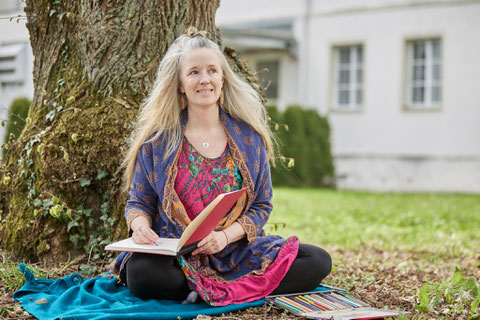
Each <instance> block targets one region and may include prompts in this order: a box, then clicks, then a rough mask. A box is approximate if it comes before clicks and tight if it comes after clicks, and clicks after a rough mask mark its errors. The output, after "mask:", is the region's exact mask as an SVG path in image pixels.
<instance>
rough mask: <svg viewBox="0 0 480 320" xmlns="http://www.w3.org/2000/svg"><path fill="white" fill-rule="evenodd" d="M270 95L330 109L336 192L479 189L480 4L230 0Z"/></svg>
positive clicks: (227, 25) (234, 30)
mask: <svg viewBox="0 0 480 320" xmlns="http://www.w3.org/2000/svg"><path fill="white" fill-rule="evenodd" d="M216 23H217V26H219V27H220V30H221V31H222V35H223V39H224V41H225V43H226V44H227V45H232V46H234V47H236V48H237V50H238V51H239V52H240V56H241V57H243V58H245V59H246V60H247V61H248V62H249V65H250V66H251V67H253V68H257V70H260V69H263V68H264V67H267V68H268V69H269V70H270V72H269V74H268V73H261V74H260V77H264V78H266V81H267V82H270V87H269V89H268V90H269V91H270V92H268V91H267V93H268V96H269V97H270V99H271V102H272V104H276V105H277V106H278V107H279V108H280V109H283V108H285V107H286V106H288V105H290V104H300V105H303V106H306V107H310V108H315V109H317V110H318V111H319V112H320V113H321V114H323V115H327V116H328V118H329V121H330V124H331V128H332V137H331V138H332V148H333V150H332V151H333V155H334V158H335V166H336V174H337V178H338V181H337V183H338V187H339V188H345V189H363V190H381V191H386V190H392V191H438V192H474V193H478V192H480V1H475V0H362V1H359V0H304V1H291V0H242V1H234V0H222V2H221V4H220V8H219V10H218V12H217V16H216Z"/></svg>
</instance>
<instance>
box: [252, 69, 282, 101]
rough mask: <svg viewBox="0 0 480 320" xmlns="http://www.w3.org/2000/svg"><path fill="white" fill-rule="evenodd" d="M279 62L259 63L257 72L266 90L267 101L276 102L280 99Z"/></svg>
mask: <svg viewBox="0 0 480 320" xmlns="http://www.w3.org/2000/svg"><path fill="white" fill-rule="evenodd" d="M279 65H280V63H279V61H278V60H269V61H258V62H257V72H258V80H259V81H260V85H261V86H262V87H263V88H266V90H265V96H266V97H267V99H270V100H275V99H277V98H278V76H279Z"/></svg>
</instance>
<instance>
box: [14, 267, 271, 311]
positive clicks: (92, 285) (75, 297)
mask: <svg viewBox="0 0 480 320" xmlns="http://www.w3.org/2000/svg"><path fill="white" fill-rule="evenodd" d="M19 269H20V271H22V272H23V273H24V274H25V279H26V283H25V285H23V287H21V288H20V289H19V290H18V291H17V292H15V293H14V295H13V298H14V299H15V300H17V301H20V303H21V305H22V307H23V308H24V309H25V310H26V311H27V312H29V313H30V314H32V315H33V316H35V317H37V318H38V319H39V320H47V319H48V320H50V319H52V320H53V319H59V318H61V319H64V320H67V319H76V320H82V319H85V320H87V319H88V320H90V319H119V320H121V319H178V317H181V319H190V318H195V317H197V316H198V315H200V314H202V315H219V314H222V313H228V312H232V311H237V310H242V309H246V308H249V307H256V306H261V305H263V304H264V303H265V299H260V300H257V301H254V302H250V303H242V304H233V305H228V306H224V307H212V306H210V305H208V304H206V303H204V302H203V301H202V302H200V303H195V304H187V305H184V304H181V301H176V300H141V299H139V298H137V297H135V296H134V295H133V294H131V293H130V290H129V289H128V288H127V287H125V286H122V285H118V284H117V279H115V278H113V279H108V278H106V277H96V278H92V279H83V277H82V276H81V275H79V274H76V273H74V274H72V275H69V276H66V277H64V278H61V279H58V280H52V279H35V276H34V275H33V273H32V272H31V271H30V270H29V269H28V268H27V267H26V266H25V265H24V264H21V265H19Z"/></svg>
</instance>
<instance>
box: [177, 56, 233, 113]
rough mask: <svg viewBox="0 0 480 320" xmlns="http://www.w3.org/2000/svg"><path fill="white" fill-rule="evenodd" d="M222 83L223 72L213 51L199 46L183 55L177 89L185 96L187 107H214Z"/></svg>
mask: <svg viewBox="0 0 480 320" xmlns="http://www.w3.org/2000/svg"><path fill="white" fill-rule="evenodd" d="M222 85H223V72H222V68H221V67H220V61H219V59H218V55H217V53H216V52H215V51H213V50H212V49H208V48H200V49H195V50H193V51H190V52H188V53H186V54H185V55H184V56H183V59H182V63H181V68H180V86H179V89H180V92H182V93H185V95H186V96H187V100H188V108H209V107H216V106H217V101H218V99H219V97H220V93H221V92H222Z"/></svg>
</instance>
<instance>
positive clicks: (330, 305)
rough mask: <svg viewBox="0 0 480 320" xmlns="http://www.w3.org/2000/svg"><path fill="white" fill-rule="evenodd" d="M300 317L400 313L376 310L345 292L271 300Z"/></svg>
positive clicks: (343, 316)
mask: <svg viewBox="0 0 480 320" xmlns="http://www.w3.org/2000/svg"><path fill="white" fill-rule="evenodd" d="M271 301H272V302H273V303H274V304H275V305H277V306H279V307H282V308H284V309H286V310H288V311H290V312H292V313H294V314H296V315H298V316H303V317H307V318H312V319H342V320H344V319H374V318H377V319H378V318H383V317H395V316H398V312H396V311H391V310H385V309H375V308H372V307H370V306H369V305H368V304H366V303H365V302H362V301H360V300H358V299H355V298H353V297H350V296H348V295H346V294H345V293H344V292H335V291H328V292H321V291H319V292H314V293H308V294H297V295H286V296H277V297H275V298H273V299H272V300H271Z"/></svg>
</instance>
